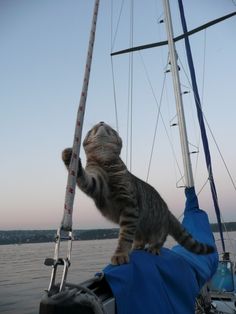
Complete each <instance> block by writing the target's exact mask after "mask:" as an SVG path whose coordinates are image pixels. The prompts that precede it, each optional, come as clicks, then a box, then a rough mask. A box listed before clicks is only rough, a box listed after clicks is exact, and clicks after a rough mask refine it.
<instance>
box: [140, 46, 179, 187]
mask: <svg viewBox="0 0 236 314" xmlns="http://www.w3.org/2000/svg"><path fill="white" fill-rule="evenodd" d="M140 57H141V60H142V65H143V68H144V72H145V75H146V78H147V81H148V84H149V87H150V89H151V92H152V95H153V98H154V100H155V103H156V105H157V118H156V123H155V131H154V135H153V141H152V148H151V153H150V158H149V164H148V172H147V177H146V182H147V181H148V179H149V174H150V169H151V163H152V157H153V151H154V145H155V141H156V134H157V127H158V121H159V118H161V121H162V123H163V126H164V129H165V133H166V135H167V138H168V141H169V144H170V147H171V151H172V154H173V157H174V160H175V163H176V165H177V168H178V170H179V173H180V176H181V178H182V177H183V175H182V172H181V169H180V165H179V163H178V160H177V157H176V154H175V151H174V146H173V143H172V140H171V139H170V136H169V133H168V131H167V127H166V124H165V121H164V118H163V116H162V113H161V105H162V99H163V95H164V90H165V85H166V74H167V73H166V71H165V75H164V79H163V83H162V89H161V96H160V101H159V102H158V100H157V97H156V95H155V92H154V88H153V86H152V82H151V79H150V76H149V74H148V70H147V67H146V65H145V62H144V59H143V56H142V54H141V52H140ZM166 64H167V65H168V62H167V63H166Z"/></svg>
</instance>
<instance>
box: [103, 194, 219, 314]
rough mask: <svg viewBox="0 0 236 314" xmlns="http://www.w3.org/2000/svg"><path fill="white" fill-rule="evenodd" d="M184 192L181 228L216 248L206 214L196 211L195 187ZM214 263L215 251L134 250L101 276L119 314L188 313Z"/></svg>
mask: <svg viewBox="0 0 236 314" xmlns="http://www.w3.org/2000/svg"><path fill="white" fill-rule="evenodd" d="M185 193H186V198H187V200H186V208H185V212H184V219H183V225H184V227H185V228H186V229H187V230H188V231H189V232H190V233H191V234H192V235H193V237H194V238H196V239H197V240H199V241H201V242H204V243H208V244H210V245H213V246H215V242H214V238H213V235H212V232H211V229H210V225H209V221H208V217H207V214H206V213H205V212H204V211H203V210H201V209H199V207H198V200H197V196H196V194H195V191H194V188H188V189H186V192H185ZM217 264H218V254H217V252H215V253H212V254H209V255H196V254H193V253H191V252H189V251H187V250H186V249H184V248H183V247H182V246H180V245H176V246H175V247H173V248H172V249H171V250H170V249H167V248H162V249H161V254H160V255H159V256H155V255H152V254H150V253H147V252H145V251H143V250H135V251H133V252H132V253H131V256H130V262H129V263H128V264H124V265H121V266H112V265H109V266H107V267H106V268H105V269H104V273H105V278H106V280H107V282H108V284H109V285H110V287H111V289H112V291H113V294H114V296H115V298H116V305H117V313H118V314H191V313H194V304H195V298H196V296H197V295H198V293H199V291H200V289H201V287H202V286H203V285H204V283H205V282H207V281H208V280H209V279H210V278H211V277H212V276H213V274H214V273H215V271H216V269H217Z"/></svg>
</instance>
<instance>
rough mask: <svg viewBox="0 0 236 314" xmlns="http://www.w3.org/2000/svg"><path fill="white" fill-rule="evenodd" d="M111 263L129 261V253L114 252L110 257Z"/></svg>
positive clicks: (117, 263) (125, 262)
mask: <svg viewBox="0 0 236 314" xmlns="http://www.w3.org/2000/svg"><path fill="white" fill-rule="evenodd" d="M111 263H112V265H122V264H127V263H129V255H128V254H126V253H115V254H114V255H113V256H112V258H111Z"/></svg>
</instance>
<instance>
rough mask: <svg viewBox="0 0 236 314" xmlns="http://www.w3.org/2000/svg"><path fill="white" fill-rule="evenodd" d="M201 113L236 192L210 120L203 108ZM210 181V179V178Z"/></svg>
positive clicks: (235, 186) (235, 185) (235, 184)
mask: <svg viewBox="0 0 236 314" xmlns="http://www.w3.org/2000/svg"><path fill="white" fill-rule="evenodd" d="M183 71H184V73H185V75H186V78H187V80H188V83H189V85H190V87H191V89H192V91H193V87H192V84H191V82H190V79H189V77H188V75H187V73H186V71H185V70H184V68H183ZM193 93H194V91H193ZM198 106H199V107H200V104H199V103H198ZM201 111H202V114H203V118H204V121H205V122H206V125H207V128H208V130H209V132H210V134H211V137H212V139H213V141H214V143H215V146H216V148H217V151H218V153H219V155H220V157H221V160H222V162H223V164H224V167H225V169H226V172H227V174H228V176H229V179H230V181H231V184H232V185H233V187H234V189H235V191H236V183H235V182H234V179H233V177H232V175H231V173H230V170H229V168H228V166H227V164H226V161H225V159H224V156H223V154H222V152H221V149H220V147H219V145H218V143H217V141H216V138H215V136H214V134H213V131H212V129H211V127H210V124H209V122H208V120H207V118H206V116H205V113H204V111H203V110H202V108H201ZM209 180H210V178H209Z"/></svg>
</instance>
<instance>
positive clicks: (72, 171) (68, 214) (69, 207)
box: [61, 0, 99, 231]
mask: <svg viewBox="0 0 236 314" xmlns="http://www.w3.org/2000/svg"><path fill="white" fill-rule="evenodd" d="M98 7H99V0H95V4H94V11H93V20H92V26H91V31H90V38H89V46H88V53H87V60H86V67H85V73H84V81H83V87H82V92H81V96H80V103H79V108H78V112H77V119H76V125H75V134H74V142H73V148H72V158H71V163H70V166H69V172H68V178H67V186H66V194H65V204H64V214H63V218H62V222H61V229H62V230H65V231H71V230H72V213H73V204H74V197H75V188H76V174H77V171H78V159H79V154H80V146H81V136H82V127H83V121H84V113H85V106H86V99H87V92H88V83H89V77H90V68H91V63H92V55H93V46H94V40H95V31H96V24H97V15H98Z"/></svg>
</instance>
